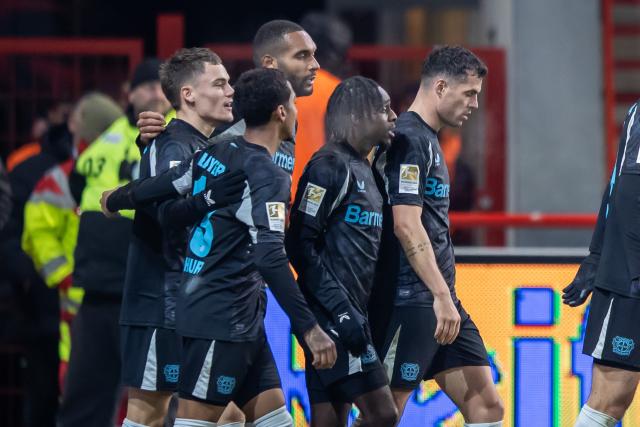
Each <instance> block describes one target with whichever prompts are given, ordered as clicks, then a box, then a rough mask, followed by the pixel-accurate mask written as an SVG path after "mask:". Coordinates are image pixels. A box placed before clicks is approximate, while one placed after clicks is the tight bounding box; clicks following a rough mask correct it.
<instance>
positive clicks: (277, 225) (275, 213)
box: [266, 202, 285, 233]
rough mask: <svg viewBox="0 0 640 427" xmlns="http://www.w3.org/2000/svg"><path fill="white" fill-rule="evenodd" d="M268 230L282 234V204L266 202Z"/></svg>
mask: <svg viewBox="0 0 640 427" xmlns="http://www.w3.org/2000/svg"><path fill="white" fill-rule="evenodd" d="M266 205H267V216H268V217H269V230H271V231H279V232H281V233H284V221H285V208H284V203H283V202H267V203H266Z"/></svg>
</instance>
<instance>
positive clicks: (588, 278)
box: [562, 171, 615, 307]
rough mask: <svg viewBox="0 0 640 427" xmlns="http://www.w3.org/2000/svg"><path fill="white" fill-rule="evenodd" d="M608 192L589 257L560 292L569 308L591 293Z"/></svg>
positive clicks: (592, 239) (582, 301) (608, 189)
mask: <svg viewBox="0 0 640 427" xmlns="http://www.w3.org/2000/svg"><path fill="white" fill-rule="evenodd" d="M614 173H615V171H614ZM610 192H611V190H610V186H608V185H607V188H605V190H604V194H603V195H602V201H601V202H600V210H599V211H598V219H597V221H596V226H595V228H594V230H593V235H592V237H591V244H590V245H589V255H587V256H586V257H585V259H584V260H583V261H582V263H580V267H578V271H577V272H576V275H575V277H574V278H573V280H572V281H571V283H569V285H567V286H566V287H565V288H564V289H563V290H562V302H563V304H566V305H568V306H570V307H577V306H579V305H582V304H584V302H585V301H586V300H587V298H589V295H591V292H592V291H593V286H594V283H595V280H596V272H597V270H598V263H599V262H600V253H601V252H602V241H603V239H604V228H605V224H606V221H607V209H608V205H609V194H610Z"/></svg>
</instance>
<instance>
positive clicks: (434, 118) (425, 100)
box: [408, 87, 444, 132]
mask: <svg viewBox="0 0 640 427" xmlns="http://www.w3.org/2000/svg"><path fill="white" fill-rule="evenodd" d="M408 111H413V112H414V113H416V114H417V115H419V116H420V118H421V119H422V120H424V122H425V123H426V124H428V125H429V126H430V127H431V128H432V129H433V130H435V131H436V132H439V131H440V129H441V128H442V127H443V126H444V124H443V123H442V121H441V120H440V117H439V116H438V112H437V111H436V109H435V102H433V101H431V100H430V99H429V97H428V96H427V94H426V93H424V92H423V91H422V87H420V89H419V90H418V94H417V95H416V99H414V100H413V103H412V104H411V106H410V107H409V110H408Z"/></svg>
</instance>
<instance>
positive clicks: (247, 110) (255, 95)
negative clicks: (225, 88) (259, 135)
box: [233, 68, 291, 127]
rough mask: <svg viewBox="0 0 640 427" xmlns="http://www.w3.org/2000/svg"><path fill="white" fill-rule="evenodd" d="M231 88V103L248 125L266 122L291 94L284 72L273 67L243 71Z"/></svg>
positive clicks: (285, 102)
mask: <svg viewBox="0 0 640 427" xmlns="http://www.w3.org/2000/svg"><path fill="white" fill-rule="evenodd" d="M233 88H234V89H235V91H236V93H235V95H234V96H233V105H234V107H235V109H236V111H237V112H238V114H239V116H240V117H242V118H244V121H245V123H246V125H247V126H248V127H255V126H261V125H264V124H266V123H268V122H269V120H271V114H272V113H273V111H274V110H275V109H276V108H277V107H278V105H286V104H287V102H288V101H289V97H290V96H291V88H290V86H289V82H287V79H286V77H285V76H284V73H283V72H282V71H280V70H276V69H273V68H256V69H254V70H249V71H245V72H244V73H242V74H241V75H240V77H239V78H238V81H237V82H236V84H235V86H234V87H233Z"/></svg>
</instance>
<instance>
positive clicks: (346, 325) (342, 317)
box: [334, 307, 368, 357]
mask: <svg viewBox="0 0 640 427" xmlns="http://www.w3.org/2000/svg"><path fill="white" fill-rule="evenodd" d="M360 318H361V316H360V315H359V314H358V313H356V311H355V310H354V309H353V308H352V307H344V308H341V309H340V310H338V312H337V314H336V316H335V319H334V323H335V330H336V333H337V334H338V338H339V339H340V342H342V344H343V345H344V346H345V347H346V349H347V350H349V352H350V353H351V354H353V355H354V356H356V357H357V356H360V355H362V354H363V353H365V352H366V351H367V343H368V340H367V334H366V332H365V330H364V327H363V324H362V321H361V320H360Z"/></svg>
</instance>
